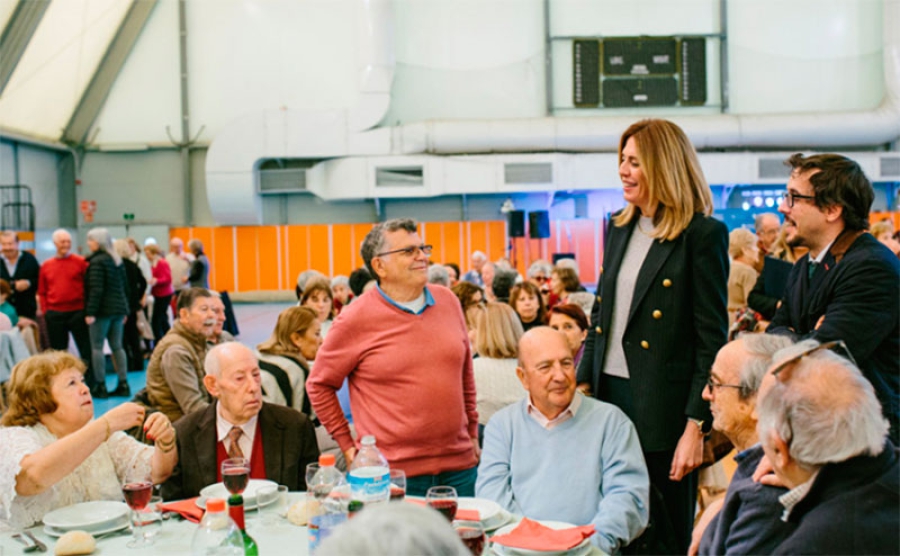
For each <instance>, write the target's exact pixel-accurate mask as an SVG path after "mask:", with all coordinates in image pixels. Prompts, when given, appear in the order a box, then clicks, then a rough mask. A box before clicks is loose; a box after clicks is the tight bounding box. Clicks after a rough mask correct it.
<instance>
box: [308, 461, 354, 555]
mask: <svg viewBox="0 0 900 556" xmlns="http://www.w3.org/2000/svg"><path fill="white" fill-rule="evenodd" d="M334 463H335V459H334V454H322V455H320V456H319V470H318V471H316V474H315V475H313V478H312V480H311V481H310V483H309V485H307V487H308V491H307V496H309V497H311V498H312V499H314V500H315V501H316V502H317V504H315V506H314V508H315V509H314V510H313V511H312V515H311V516H310V518H309V524H308V525H307V532H308V534H309V552H310V553H312V552H313V551H314V550H315V549H316V547H318V546H319V543H321V542H322V540H324V539H325V538H327V537H328V535H330V534H331V530H332V529H334V528H335V527H337V526H338V525H339V524H341V523H343V522H344V521H346V520H347V504H348V502H349V501H350V500H349V499H350V493H349V488H348V487H347V481H346V480H344V474H343V473H341V472H340V471H338V470H337V468H336V467H335V466H334Z"/></svg>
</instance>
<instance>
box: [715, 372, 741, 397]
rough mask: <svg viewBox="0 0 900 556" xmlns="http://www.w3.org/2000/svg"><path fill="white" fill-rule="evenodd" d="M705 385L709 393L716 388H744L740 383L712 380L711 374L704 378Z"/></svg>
mask: <svg viewBox="0 0 900 556" xmlns="http://www.w3.org/2000/svg"><path fill="white" fill-rule="evenodd" d="M706 386H708V387H709V392H710V394H712V393H715V391H716V388H737V389H738V390H743V388H744V387H743V386H741V385H740V384H722V383H721V382H716V381H715V380H713V377H712V375H710V376H709V377H708V378H707V379H706Z"/></svg>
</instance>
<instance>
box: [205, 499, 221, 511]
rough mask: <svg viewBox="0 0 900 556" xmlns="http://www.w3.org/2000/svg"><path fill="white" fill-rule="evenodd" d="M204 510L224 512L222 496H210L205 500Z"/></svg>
mask: <svg viewBox="0 0 900 556" xmlns="http://www.w3.org/2000/svg"><path fill="white" fill-rule="evenodd" d="M206 511H208V512H224V511H225V499H224V498H210V499H209V500H207V501H206Z"/></svg>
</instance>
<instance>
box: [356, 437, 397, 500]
mask: <svg viewBox="0 0 900 556" xmlns="http://www.w3.org/2000/svg"><path fill="white" fill-rule="evenodd" d="M347 479H348V482H349V483H350V493H351V497H352V499H353V500H359V501H360V502H362V503H363V504H364V505H369V504H373V503H378V502H387V501H388V499H389V498H390V496H391V471H390V468H389V467H388V462H387V460H386V459H385V457H384V456H383V455H381V452H379V451H378V448H376V447H375V437H374V436H372V435H368V436H364V437H363V439H362V442H361V447H360V449H359V452H357V454H356V457H355V458H353V463H351V464H350V470H349V472H348V473H347Z"/></svg>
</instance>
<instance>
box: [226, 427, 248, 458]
mask: <svg viewBox="0 0 900 556" xmlns="http://www.w3.org/2000/svg"><path fill="white" fill-rule="evenodd" d="M242 434H244V431H242V430H241V428H240V427H231V430H230V431H228V439H229V440H230V441H231V444H229V445H228V457H229V458H242V457H244V451H243V450H241V444H240V443H239V442H238V440H240V438H241V435H242Z"/></svg>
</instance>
